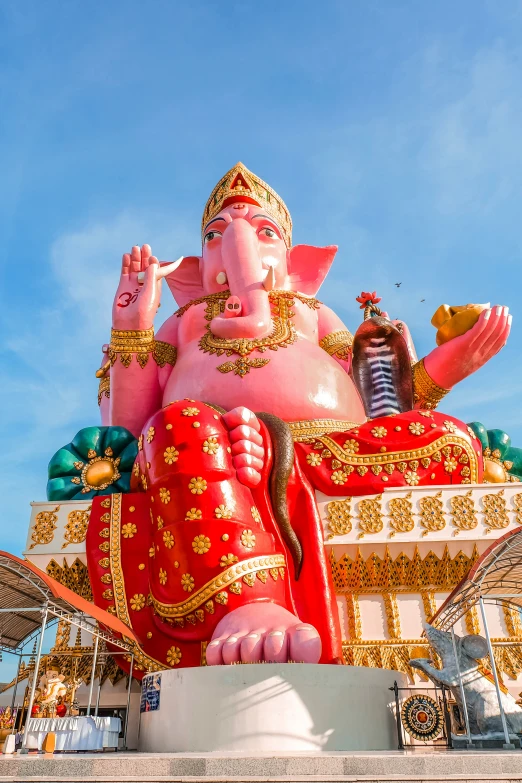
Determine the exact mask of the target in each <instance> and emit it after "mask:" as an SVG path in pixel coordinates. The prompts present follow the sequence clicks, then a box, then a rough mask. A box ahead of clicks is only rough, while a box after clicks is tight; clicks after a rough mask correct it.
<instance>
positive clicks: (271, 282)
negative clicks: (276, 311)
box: [263, 266, 276, 291]
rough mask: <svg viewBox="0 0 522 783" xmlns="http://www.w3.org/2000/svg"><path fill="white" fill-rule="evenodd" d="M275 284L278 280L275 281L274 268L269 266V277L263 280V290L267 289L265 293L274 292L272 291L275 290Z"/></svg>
mask: <svg viewBox="0 0 522 783" xmlns="http://www.w3.org/2000/svg"><path fill="white" fill-rule="evenodd" d="M275 283H276V279H275V270H274V267H273V266H269V267H268V272H267V275H266V277H265V279H264V280H263V288H264V289H265V291H272V289H273V288H275Z"/></svg>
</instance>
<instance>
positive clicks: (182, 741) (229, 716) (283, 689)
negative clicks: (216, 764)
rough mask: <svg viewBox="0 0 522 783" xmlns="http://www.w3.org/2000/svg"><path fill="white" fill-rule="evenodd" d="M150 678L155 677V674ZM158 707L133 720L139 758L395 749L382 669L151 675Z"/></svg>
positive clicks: (220, 669) (401, 679)
mask: <svg viewBox="0 0 522 783" xmlns="http://www.w3.org/2000/svg"><path fill="white" fill-rule="evenodd" d="M155 676H156V675H155ZM160 676H161V684H159V683H158V693H159V709H158V710H154V711H152V712H144V713H143V714H142V715H141V722H140V734H139V740H138V750H139V751H143V752H145V753H165V752H167V753H168V752H170V753H208V752H214V753H237V752H239V753H247V754H256V753H276V754H278V753H315V752H317V751H322V752H324V751H339V752H344V753H349V752H351V751H355V752H357V751H362V750H366V751H372V750H378V751H381V750H395V748H396V747H397V725H396V721H395V716H394V711H395V702H394V696H393V693H392V692H390V688H392V687H393V683H394V681H397V682H398V683H399V685H400V686H405V685H407V678H406V675H404V674H401V673H400V672H395V671H391V670H389V669H372V668H369V667H366V666H328V665H325V664H322V665H314V664H304V663H303V664H300V663H294V664H288V663H265V664H264V665H263V666H203V667H199V668H187V669H168V670H166V671H163V672H161V675H159V674H158V675H157V677H158V679H159V677H160Z"/></svg>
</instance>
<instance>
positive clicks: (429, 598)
mask: <svg viewBox="0 0 522 783" xmlns="http://www.w3.org/2000/svg"><path fill="white" fill-rule="evenodd" d="M421 598H422V605H423V607H424V616H425V618H426V622H427V623H429V622H430V621H431V618H432V617H433V615H434V614H435V612H436V611H437V604H436V602H435V594H434V593H433V591H432V590H425V591H423V592H422V593H421Z"/></svg>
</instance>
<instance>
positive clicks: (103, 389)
mask: <svg viewBox="0 0 522 783" xmlns="http://www.w3.org/2000/svg"><path fill="white" fill-rule="evenodd" d="M104 394H105V396H106V397H107V399H108V398H109V397H110V396H111V376H110V375H106V376H105V377H104V378H102V379H101V381H100V385H99V386H98V405H101V401H102V397H103V395H104Z"/></svg>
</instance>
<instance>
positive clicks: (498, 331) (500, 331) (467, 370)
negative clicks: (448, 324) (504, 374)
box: [424, 305, 512, 389]
mask: <svg viewBox="0 0 522 783" xmlns="http://www.w3.org/2000/svg"><path fill="white" fill-rule="evenodd" d="M511 320H512V316H511V315H509V310H508V308H507V307H502V306H500V305H497V306H496V307H492V308H487V309H486V310H483V311H482V313H481V314H480V316H479V319H478V321H477V323H476V324H475V326H473V328H472V329H470V330H469V331H468V332H466V333H465V334H461V335H460V336H459V337H454V338H453V340H449V342H447V343H444V344H443V345H439V347H438V348H435V350H434V351H432V352H431V353H430V354H428V356H426V357H425V359H424V366H425V368H426V371H427V373H428V375H429V376H430V377H431V378H432V379H433V380H434V381H435V383H436V384H437V385H438V386H441V387H442V388H443V389H452V388H453V386H455V385H456V384H457V383H459V381H462V380H464V378H467V377H468V375H472V373H474V372H476V371H477V370H479V369H480V368H481V367H483V366H484V365H485V364H486V362H488V361H489V360H490V359H491V358H492V357H493V356H495V354H497V353H498V352H499V351H500V350H501V348H503V347H504V345H505V344H506V342H507V339H508V337H509V332H510V330H511Z"/></svg>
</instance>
